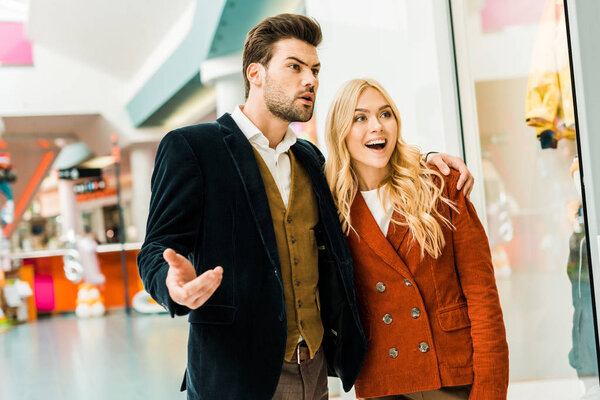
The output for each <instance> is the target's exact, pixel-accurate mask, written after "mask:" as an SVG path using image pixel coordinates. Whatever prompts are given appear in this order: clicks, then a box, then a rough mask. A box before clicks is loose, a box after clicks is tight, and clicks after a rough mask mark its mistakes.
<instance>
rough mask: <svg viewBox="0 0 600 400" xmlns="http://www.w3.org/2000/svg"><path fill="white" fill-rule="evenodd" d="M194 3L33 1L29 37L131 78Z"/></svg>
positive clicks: (185, 0) (170, 0)
mask: <svg viewBox="0 0 600 400" xmlns="http://www.w3.org/2000/svg"><path fill="white" fill-rule="evenodd" d="M0 1H6V0H0ZM9 1H11V0H9ZM12 1H14V0H12ZM193 2H194V1H193V0H168V1H167V0H127V1H116V0H85V1H82V0H29V18H28V21H27V36H28V38H29V39H30V40H31V41H32V42H34V43H35V44H39V45H43V46H45V47H48V48H51V49H53V50H54V51H56V52H59V53H61V54H63V55H65V56H68V57H72V58H75V59H77V60H80V61H81V62H84V63H87V64H89V65H91V66H93V67H94V68H97V69H100V70H102V71H104V72H106V73H109V74H111V75H113V76H116V77H118V78H121V79H125V80H127V79H130V78H131V77H132V76H133V75H134V74H135V73H136V72H137V71H138V70H139V69H140V67H141V66H142V65H143V63H144V61H146V60H147V59H148V57H149V55H150V54H151V53H152V52H153V50H154V49H155V48H156V46H157V45H158V44H159V43H160V41H161V40H162V39H163V38H164V37H165V36H166V34H167V33H168V32H169V30H170V29H171V28H172V27H173V25H174V24H175V23H177V21H178V20H179V19H180V17H181V16H182V15H184V13H185V12H186V11H187V10H189V9H190V7H191V6H192V3H193Z"/></svg>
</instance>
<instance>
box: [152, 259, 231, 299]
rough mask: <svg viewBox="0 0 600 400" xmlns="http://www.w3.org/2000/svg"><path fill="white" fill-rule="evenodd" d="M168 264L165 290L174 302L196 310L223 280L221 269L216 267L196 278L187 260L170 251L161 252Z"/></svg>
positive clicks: (192, 267)
mask: <svg viewBox="0 0 600 400" xmlns="http://www.w3.org/2000/svg"><path fill="white" fill-rule="evenodd" d="M163 258H164V259H165V261H166V262H167V263H168V264H169V272H168V273H167V279H166V284H167V289H168V290H169V295H170V296H171V299H173V301H174V302H176V303H178V304H181V305H183V306H186V307H188V308H191V309H196V308H198V307H200V306H201V305H202V304H204V303H205V302H206V301H207V300H208V299H209V298H210V296H212V294H213V293H214V292H215V290H217V288H218V287H219V285H220V284H221V280H222V279H223V268H222V267H216V268H215V269H211V270H208V271H206V272H204V273H203V274H202V275H200V276H196V271H195V269H194V266H193V265H192V263H191V262H190V260H188V259H187V258H185V257H183V256H182V255H180V254H177V253H175V252H174V251H173V250H171V249H166V250H165V251H164V252H163Z"/></svg>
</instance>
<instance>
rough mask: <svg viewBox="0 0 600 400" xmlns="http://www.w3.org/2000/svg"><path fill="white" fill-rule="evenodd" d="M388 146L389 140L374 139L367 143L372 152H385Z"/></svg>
mask: <svg viewBox="0 0 600 400" xmlns="http://www.w3.org/2000/svg"><path fill="white" fill-rule="evenodd" d="M386 144H387V139H373V140H369V141H368V142H367V143H365V146H366V147H367V148H368V149H371V150H383V149H384V148H385V145H386Z"/></svg>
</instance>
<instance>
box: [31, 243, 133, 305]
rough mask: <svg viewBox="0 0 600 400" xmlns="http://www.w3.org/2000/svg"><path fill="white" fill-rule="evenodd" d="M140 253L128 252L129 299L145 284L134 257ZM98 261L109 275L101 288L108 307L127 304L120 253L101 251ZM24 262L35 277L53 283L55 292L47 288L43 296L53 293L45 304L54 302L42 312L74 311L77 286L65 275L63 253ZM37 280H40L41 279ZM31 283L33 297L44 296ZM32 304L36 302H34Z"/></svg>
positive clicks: (105, 274) (103, 271)
mask: <svg viewBox="0 0 600 400" xmlns="http://www.w3.org/2000/svg"><path fill="white" fill-rule="evenodd" d="M138 252H139V250H127V251H126V252H125V253H126V260H127V278H128V288H127V290H128V293H129V299H132V298H133V296H134V295H135V293H137V292H138V291H139V290H140V287H142V283H141V279H140V277H139V274H138V271H137V265H136V259H135V258H136V256H137V253H138ZM98 260H99V262H100V269H101V271H102V273H103V274H104V276H105V277H106V282H105V283H104V285H103V286H102V287H100V289H101V292H102V296H103V297H104V305H105V307H106V308H107V309H110V308H123V307H125V290H124V280H123V273H122V268H121V254H120V252H119V251H115V252H110V253H99V254H98ZM23 264H24V266H25V267H29V268H31V269H33V271H34V277H35V278H43V280H44V281H45V282H50V283H51V285H52V288H53V290H52V291H47V290H46V291H44V292H43V296H49V295H51V296H53V301H52V299H44V304H52V306H50V307H45V308H46V309H44V310H42V309H40V310H38V311H39V313H60V312H73V311H75V307H76V300H77V289H78V285H77V284H75V283H73V282H71V281H69V280H68V279H67V278H66V276H65V272H64V270H63V258H62V256H50V257H41V258H29V259H24V260H23ZM38 280H40V281H41V279H38ZM31 286H32V288H33V291H34V296H36V295H37V296H40V295H42V294H41V293H42V292H41V291H38V293H36V287H35V285H34V284H33V283H31ZM52 292H53V293H52ZM48 293H50V294H48ZM37 300H38V301H37V302H36V303H39V300H40V299H37ZM49 300H50V301H49ZM32 304H35V303H34V302H33V301H32ZM32 308H35V307H32Z"/></svg>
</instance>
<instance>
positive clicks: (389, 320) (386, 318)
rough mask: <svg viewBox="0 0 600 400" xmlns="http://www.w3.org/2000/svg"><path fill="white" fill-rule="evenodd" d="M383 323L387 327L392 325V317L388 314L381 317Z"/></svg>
mask: <svg viewBox="0 0 600 400" xmlns="http://www.w3.org/2000/svg"><path fill="white" fill-rule="evenodd" d="M383 322H384V323H385V324H387V325H389V324H391V323H392V316H391V315H390V314H385V315H384V316H383Z"/></svg>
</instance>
